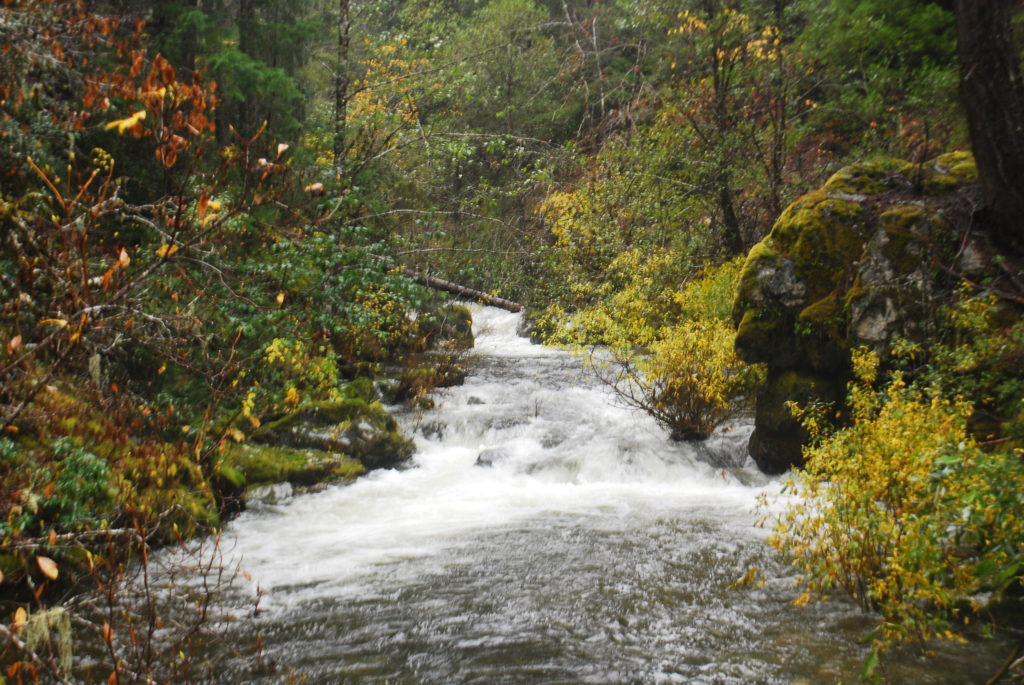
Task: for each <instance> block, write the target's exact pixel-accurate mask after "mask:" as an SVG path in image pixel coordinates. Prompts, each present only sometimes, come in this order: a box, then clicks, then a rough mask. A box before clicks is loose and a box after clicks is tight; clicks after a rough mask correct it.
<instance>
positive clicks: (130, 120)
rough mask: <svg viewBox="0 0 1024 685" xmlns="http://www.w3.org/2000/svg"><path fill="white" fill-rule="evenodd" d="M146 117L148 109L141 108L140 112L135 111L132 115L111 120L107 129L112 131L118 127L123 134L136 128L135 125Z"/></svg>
mask: <svg viewBox="0 0 1024 685" xmlns="http://www.w3.org/2000/svg"><path fill="white" fill-rule="evenodd" d="M145 118H146V110H144V109H140V110H139V111H138V112H135V113H134V114H132V115H131V116H130V117H127V118H125V119H117V120H115V121H111V122H110V123H108V124H107V130H108V131H110V130H112V129H115V128H116V129H117V132H118V133H119V134H123V133H124V132H125V131H128V130H130V129H132V128H135V126H136V125H137V124H138V123H139V122H140V121H142V120H143V119H145Z"/></svg>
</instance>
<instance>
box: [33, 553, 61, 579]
mask: <svg viewBox="0 0 1024 685" xmlns="http://www.w3.org/2000/svg"><path fill="white" fill-rule="evenodd" d="M36 564H38V565H39V570H40V571H42V572H43V575H44V576H46V577H47V578H49V579H50V580H57V576H58V575H60V571H59V570H58V569H57V562H56V561H54V560H53V559H51V558H50V557H36Z"/></svg>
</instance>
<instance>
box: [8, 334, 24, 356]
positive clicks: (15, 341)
mask: <svg viewBox="0 0 1024 685" xmlns="http://www.w3.org/2000/svg"><path fill="white" fill-rule="evenodd" d="M19 347H21V334H18V335H16V336H14V337H13V338H11V339H10V341H8V343H7V354H14V351H15V350H17V349H18V348H19Z"/></svg>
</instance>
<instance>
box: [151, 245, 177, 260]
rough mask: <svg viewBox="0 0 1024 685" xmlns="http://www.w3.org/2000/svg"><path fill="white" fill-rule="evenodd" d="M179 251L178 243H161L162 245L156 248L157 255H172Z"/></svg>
mask: <svg viewBox="0 0 1024 685" xmlns="http://www.w3.org/2000/svg"><path fill="white" fill-rule="evenodd" d="M177 251H178V246H177V245H166V244H164V245H161V246H160V247H158V248H156V256H157V257H170V256H171V255H172V254H174V253H175V252H177Z"/></svg>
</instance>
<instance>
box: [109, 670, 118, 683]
mask: <svg viewBox="0 0 1024 685" xmlns="http://www.w3.org/2000/svg"><path fill="white" fill-rule="evenodd" d="M119 682H121V680H120V678H118V677H117V671H111V672H110V677H109V678H107V685H117V684H118V683H119Z"/></svg>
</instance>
